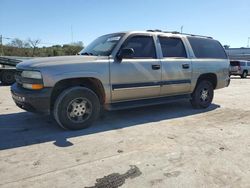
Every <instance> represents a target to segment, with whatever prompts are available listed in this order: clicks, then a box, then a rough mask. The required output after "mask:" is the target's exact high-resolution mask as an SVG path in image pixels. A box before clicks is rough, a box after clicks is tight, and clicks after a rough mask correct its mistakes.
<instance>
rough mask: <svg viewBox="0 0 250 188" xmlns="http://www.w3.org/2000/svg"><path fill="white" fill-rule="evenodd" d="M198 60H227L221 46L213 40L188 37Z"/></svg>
mask: <svg viewBox="0 0 250 188" xmlns="http://www.w3.org/2000/svg"><path fill="white" fill-rule="evenodd" d="M187 38H188V41H189V43H190V44H191V47H192V49H193V51H194V54H195V56H196V57H197V58H215V59H227V55H226V52H225V50H224V49H223V47H222V46H221V44H220V43H219V42H218V41H216V40H212V39H207V38H195V37H187Z"/></svg>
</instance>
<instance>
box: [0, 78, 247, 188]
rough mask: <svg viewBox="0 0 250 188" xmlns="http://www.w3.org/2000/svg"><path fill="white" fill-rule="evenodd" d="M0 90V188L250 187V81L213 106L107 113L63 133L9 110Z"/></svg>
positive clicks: (44, 120) (225, 92)
mask: <svg viewBox="0 0 250 188" xmlns="http://www.w3.org/2000/svg"><path fill="white" fill-rule="evenodd" d="M9 90H10V89H9V87H6V86H0V180H1V181H0V187H9V188H13V187H32V188H35V187H46V188H47V187H82V188H84V187H109V188H113V187H120V186H121V187H138V188H140V187H143V188H144V187H162V188H166V187H171V188H172V187H237V188H239V187H250V178H249V177H250V136H249V135H250V95H249V93H250V79H238V78H233V79H232V81H231V85H230V87H228V88H225V89H221V90H217V91H216V92H215V98H214V102H213V104H212V105H211V106H210V107H209V108H208V109H206V110H194V109H192V108H191V106H190V104H189V103H188V102H178V103H172V104H167V105H160V106H153V107H145V108H138V109H132V110H123V111H117V112H108V113H107V114H106V116H105V118H103V119H100V120H99V121H98V122H96V123H95V124H94V125H93V126H92V127H90V128H88V129H86V130H81V131H74V132H70V131H64V130H62V129H60V128H59V127H58V126H57V125H56V123H55V122H54V121H53V120H52V119H51V118H49V117H48V116H39V115H36V114H32V113H28V112H25V111H23V110H21V109H19V108H18V107H16V106H15V104H14V103H13V101H12V99H11V95H10V91H9Z"/></svg>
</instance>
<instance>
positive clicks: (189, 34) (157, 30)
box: [147, 29, 212, 39]
mask: <svg viewBox="0 0 250 188" xmlns="http://www.w3.org/2000/svg"><path fill="white" fill-rule="evenodd" d="M147 31H148V32H162V33H172V34H181V35H188V36H193V37H205V38H209V39H212V37H209V36H205V35H196V34H191V33H180V32H178V31H162V30H160V29H154V30H153V29H150V30H147Z"/></svg>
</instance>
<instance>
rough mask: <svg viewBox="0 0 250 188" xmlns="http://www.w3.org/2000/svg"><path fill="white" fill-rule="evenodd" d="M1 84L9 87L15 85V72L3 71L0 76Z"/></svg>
mask: <svg viewBox="0 0 250 188" xmlns="http://www.w3.org/2000/svg"><path fill="white" fill-rule="evenodd" d="M1 82H2V83H3V84H4V85H11V84H14V83H15V71H10V70H4V71H3V72H2V75H1Z"/></svg>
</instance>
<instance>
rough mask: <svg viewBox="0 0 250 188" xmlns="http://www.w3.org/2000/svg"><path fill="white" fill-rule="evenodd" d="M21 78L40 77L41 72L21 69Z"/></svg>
mask: <svg viewBox="0 0 250 188" xmlns="http://www.w3.org/2000/svg"><path fill="white" fill-rule="evenodd" d="M21 76H22V77H23V78H33V79H42V74H41V73H40V72H38V71H23V72H22V75H21Z"/></svg>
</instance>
